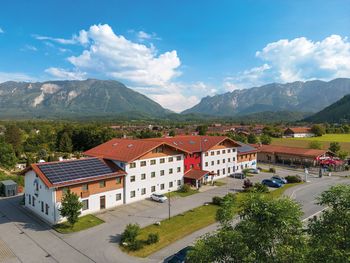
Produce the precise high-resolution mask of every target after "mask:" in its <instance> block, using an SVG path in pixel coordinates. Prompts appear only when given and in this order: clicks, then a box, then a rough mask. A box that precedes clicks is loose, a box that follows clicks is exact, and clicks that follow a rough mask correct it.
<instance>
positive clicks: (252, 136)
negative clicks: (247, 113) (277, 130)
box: [248, 133, 259, 144]
mask: <svg viewBox="0 0 350 263" xmlns="http://www.w3.org/2000/svg"><path fill="white" fill-rule="evenodd" d="M258 142H259V140H258V137H257V136H256V135H255V134H254V133H250V134H249V135H248V143H253V144H255V143H258Z"/></svg>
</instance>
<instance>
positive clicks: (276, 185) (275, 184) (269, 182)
mask: <svg viewBox="0 0 350 263" xmlns="http://www.w3.org/2000/svg"><path fill="white" fill-rule="evenodd" d="M261 183H262V184H264V185H266V186H269V187H274V188H280V187H282V186H283V184H281V183H279V182H277V181H276V180H272V179H264V180H262V182H261Z"/></svg>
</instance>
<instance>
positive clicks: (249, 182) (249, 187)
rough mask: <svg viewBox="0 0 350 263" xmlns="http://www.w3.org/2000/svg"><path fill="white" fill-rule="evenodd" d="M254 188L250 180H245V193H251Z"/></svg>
mask: <svg viewBox="0 0 350 263" xmlns="http://www.w3.org/2000/svg"><path fill="white" fill-rule="evenodd" d="M252 187H253V183H252V182H251V181H250V180H249V179H245V180H244V182H243V189H244V191H250V190H251V188H252Z"/></svg>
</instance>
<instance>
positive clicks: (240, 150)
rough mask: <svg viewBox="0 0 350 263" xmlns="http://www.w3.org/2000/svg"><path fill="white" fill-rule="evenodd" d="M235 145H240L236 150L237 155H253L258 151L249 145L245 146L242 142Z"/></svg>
mask: <svg viewBox="0 0 350 263" xmlns="http://www.w3.org/2000/svg"><path fill="white" fill-rule="evenodd" d="M237 143H238V144H239V145H240V147H238V148H237V153H238V154H247V153H253V152H257V151H258V149H256V148H255V147H253V146H251V145H249V144H245V143H242V142H237Z"/></svg>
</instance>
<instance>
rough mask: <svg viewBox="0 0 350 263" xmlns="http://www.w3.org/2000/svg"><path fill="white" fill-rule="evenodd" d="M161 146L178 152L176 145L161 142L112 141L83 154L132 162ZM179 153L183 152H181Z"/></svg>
mask: <svg viewBox="0 0 350 263" xmlns="http://www.w3.org/2000/svg"><path fill="white" fill-rule="evenodd" d="M162 145H168V146H169V147H171V148H174V149H177V150H180V149H179V148H178V147H176V145H169V144H167V143H165V142H162V141H153V140H141V139H139V140H133V139H112V140H110V141H108V142H105V143H103V144H101V145H98V146H96V147H95V148H92V149H90V150H87V151H86V152H84V154H85V155H87V156H95V157H102V158H104V159H110V160H117V161H121V162H132V161H134V160H136V159H137V158H139V157H141V156H142V155H144V154H146V153H148V152H150V151H152V150H154V149H156V148H157V147H159V146H162ZM180 151H181V152H183V150H180Z"/></svg>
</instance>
